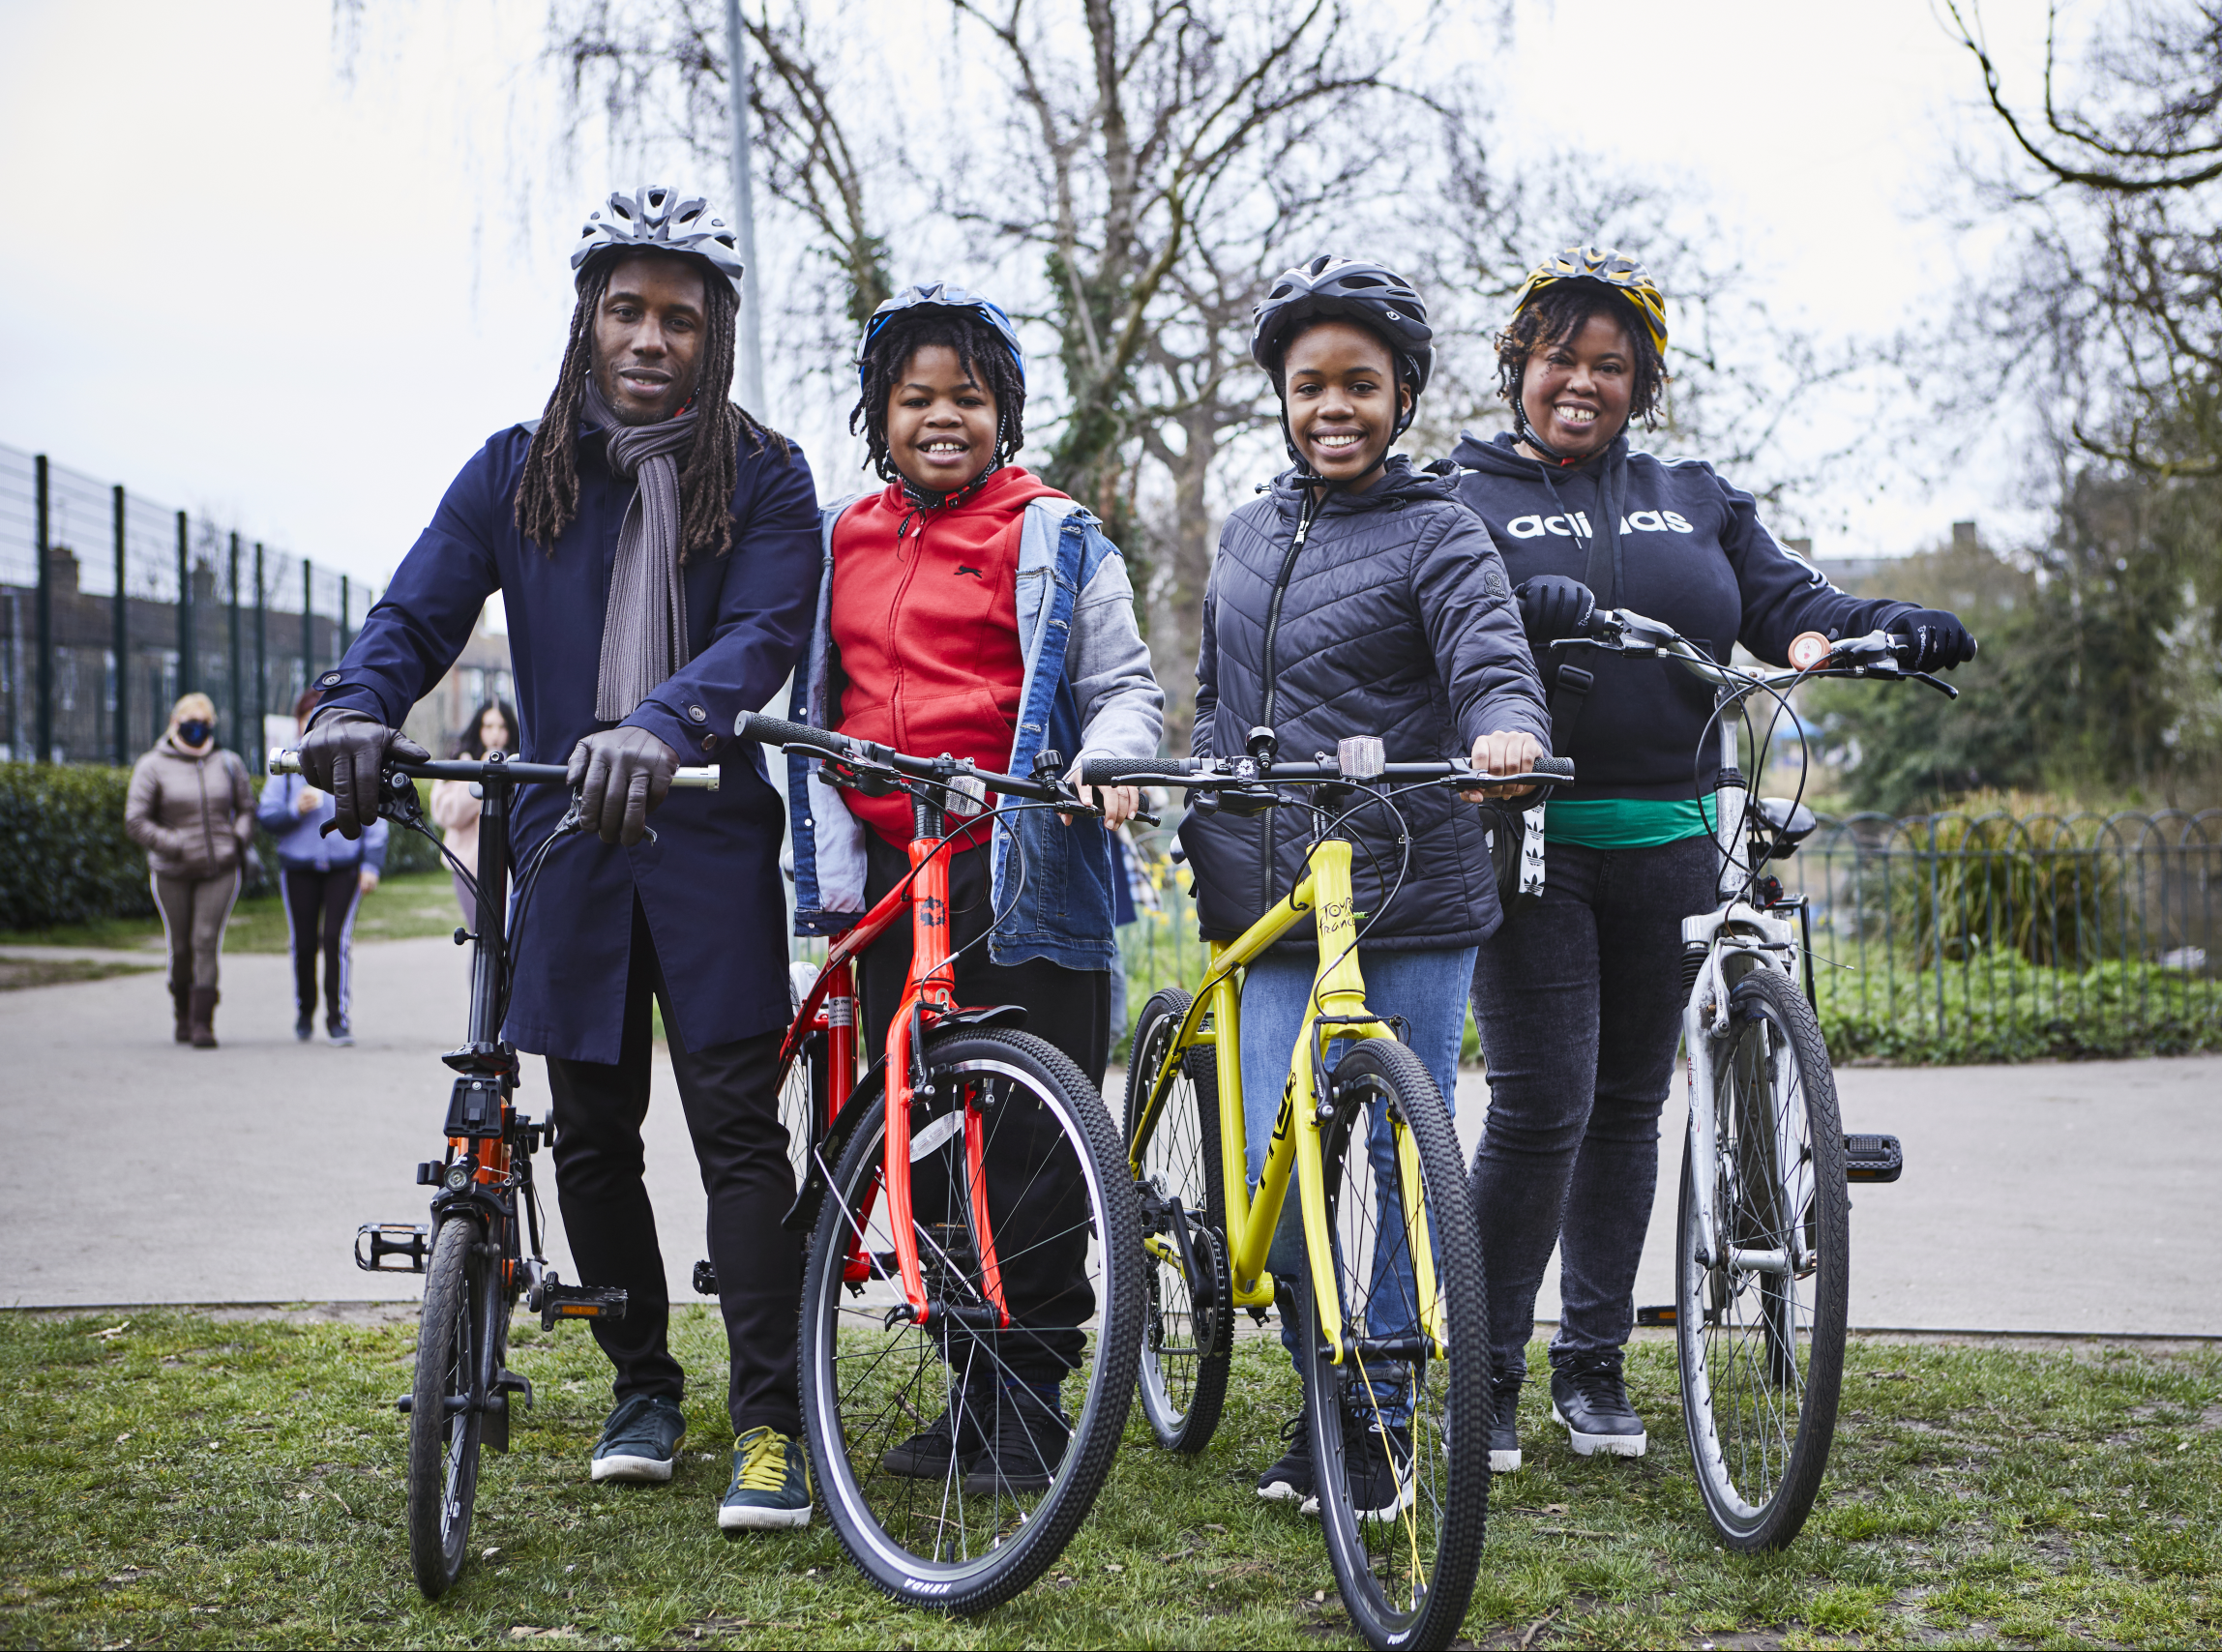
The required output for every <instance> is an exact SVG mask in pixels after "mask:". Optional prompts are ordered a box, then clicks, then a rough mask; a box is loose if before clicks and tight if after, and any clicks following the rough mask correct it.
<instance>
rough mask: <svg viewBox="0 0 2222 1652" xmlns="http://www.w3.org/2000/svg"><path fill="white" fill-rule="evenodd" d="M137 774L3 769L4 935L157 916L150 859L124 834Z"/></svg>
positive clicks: (35, 766) (0, 898)
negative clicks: (150, 881)
mask: <svg viewBox="0 0 2222 1652" xmlns="http://www.w3.org/2000/svg"><path fill="white" fill-rule="evenodd" d="M131 780H132V776H131V771H130V770H129V769H108V768H73V767H68V766H57V765H55V764H51V763H0V929H51V928H53V927H54V926H55V925H57V924H83V923H90V922H92V921H94V920H96V919H100V918H139V917H149V916H152V914H153V912H154V894H153V891H152V890H150V889H149V888H148V886H147V858H146V852H145V851H144V850H142V849H141V848H140V847H139V846H138V845H137V844H136V843H134V842H133V841H131V839H130V838H128V837H126V836H125V835H124V799H125V796H126V795H127V793H128V792H129V791H130V789H131Z"/></svg>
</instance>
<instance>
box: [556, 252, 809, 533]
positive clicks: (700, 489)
mask: <svg viewBox="0 0 2222 1652" xmlns="http://www.w3.org/2000/svg"><path fill="white" fill-rule="evenodd" d="M617 262H618V260H617V259H616V258H613V257H604V258H601V259H599V260H597V262H596V265H595V266H593V267H590V268H589V270H588V271H587V275H586V280H585V284H584V285H582V286H581V287H580V288H579V289H578V307H577V308H576V309H574V310H572V312H571V339H570V342H568V343H567V344H565V345H564V348H563V366H562V367H561V368H560V369H558V370H557V372H556V375H555V390H554V392H553V393H552V394H551V395H550V396H549V397H548V410H547V411H546V412H545V413H543V414H542V415H541V418H540V428H538V429H537V430H535V431H533V433H532V446H531V448H530V449H529V450H527V452H526V453H525V456H524V476H523V478H522V479H521V480H520V481H519V482H518V488H517V525H518V531H519V532H521V533H522V534H523V535H524V537H525V538H526V539H528V540H530V541H532V543H533V544H535V545H537V546H541V547H542V548H543V549H544V550H548V552H550V553H551V554H552V553H553V550H554V546H555V542H556V541H557V540H558V539H560V538H562V537H563V533H564V530H565V529H567V528H569V527H570V526H571V524H572V522H573V521H575V520H576V519H577V518H578V424H579V420H580V418H581V417H582V416H583V410H584V408H585V405H586V381H587V375H588V374H589V373H591V372H592V371H593V370H594V314H595V311H596V310H599V309H600V308H601V306H602V299H603V295H604V294H605V293H607V291H608V290H609V272H610V271H611V270H612V269H613V268H614V267H615V266H616V264H617ZM697 267H698V266H697ZM702 296H703V298H704V300H705V302H706V305H707V308H708V310H709V316H708V322H709V325H708V329H707V332H706V334H705V336H704V338H703V340H702V365H701V376H700V377H699V378H698V379H696V384H695V399H694V405H695V406H696V407H698V408H700V409H701V412H702V417H701V419H700V420H699V421H697V422H696V426H695V441H694V445H693V446H692V447H690V448H689V449H688V450H687V457H686V458H685V460H684V461H683V462H682V463H681V464H680V466H679V560H680V561H682V562H684V561H686V560H687V558H688V556H689V555H691V554H692V553H693V552H695V551H697V550H708V551H713V552H715V553H716V554H717V555H719V556H723V555H725V554H726V551H728V550H730V549H732V547H733V511H732V503H733V481H734V473H735V471H736V470H737V468H738V464H739V454H740V443H741V438H742V437H743V436H744V435H745V436H747V437H748V440H749V452H751V453H752V454H760V453H764V452H767V451H768V452H771V453H773V454H776V455H778V456H779V457H780V458H782V459H785V458H786V457H787V456H788V455H789V454H790V453H791V452H792V451H793V450H792V449H791V448H790V446H789V445H788V442H787V439H786V438H785V436H783V435H781V434H780V433H779V432H778V431H777V430H774V429H772V428H770V427H769V426H766V425H761V424H758V423H757V422H756V420H755V419H754V418H752V417H751V416H750V415H749V414H748V413H746V412H744V411H743V410H742V409H741V408H739V407H736V406H734V405H733V401H732V388H733V341H734V335H735V332H736V328H735V326H734V317H735V316H736V315H737V314H738V313H739V311H740V302H741V301H740V299H739V297H738V295H736V294H735V293H734V291H733V287H732V283H731V282H730V281H727V280H726V279H725V278H724V277H722V276H715V275H705V276H704V278H703V280H702Z"/></svg>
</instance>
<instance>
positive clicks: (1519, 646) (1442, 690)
mask: <svg viewBox="0 0 2222 1652" xmlns="http://www.w3.org/2000/svg"><path fill="white" fill-rule="evenodd" d="M1293 475H1294V472H1289V473H1288V474H1285V475H1283V476H1282V477H1280V478H1279V479H1278V480H1277V481H1276V482H1275V483H1274V485H1273V487H1272V491H1271V492H1270V493H1269V494H1267V495H1266V496H1265V497H1264V498H1261V499H1258V500H1255V501H1253V502H1252V503H1250V504H1247V505H1244V506H1242V507H1241V508H1240V509H1239V510H1237V511H1235V512H1234V513H1233V514H1232V515H1231V516H1229V517H1228V518H1227V525H1226V526H1225V527H1224V528H1223V529H1221V530H1220V535H1219V555H1218V558H1217V560H1216V561H1215V562H1214V563H1213V564H1212V569H1211V583H1210V585H1209V587H1208V589H1207V590H1206V591H1205V593H1204V599H1203V645H1202V649H1201V651H1200V654H1199V655H1198V657H1197V662H1196V685H1197V687H1196V733H1195V738H1194V741H1193V746H1194V751H1195V754H1196V755H1198V756H1200V757H1208V756H1213V755H1222V754H1230V753H1236V752H1241V751H1242V750H1243V745H1244V741H1245V740H1246V738H1247V737H1248V735H1249V731H1250V730H1251V729H1252V728H1253V727H1255V726H1257V725H1259V724H1260V723H1267V722H1268V721H1270V723H1271V726H1272V727H1273V729H1274V731H1275V733H1277V734H1278V735H1279V736H1280V742H1281V746H1280V750H1281V755H1282V756H1283V757H1284V758H1287V759H1289V760H1291V761H1309V760H1310V759H1312V758H1313V757H1314V756H1315V755H1316V754H1318V753H1320V752H1326V753H1329V754H1332V752H1334V750H1335V743H1336V742H1337V741H1338V740H1341V739H1343V738H1344V737H1346V736H1348V735H1352V734H1378V735H1379V736H1380V737H1381V740H1382V741H1383V743H1384V744H1385V745H1386V746H1387V748H1388V755H1389V759H1390V761H1392V762H1424V761H1427V760H1428V759H1430V758H1442V757H1457V756H1464V755H1466V754H1467V752H1470V751H1471V750H1472V748H1473V742H1474V740H1475V739H1476V738H1477V737H1478V736H1480V735H1483V734H1489V733H1495V732H1498V731H1511V730H1526V732H1528V733H1530V734H1533V735H1534V736H1535V737H1536V738H1537V739H1539V740H1541V741H1543V742H1544V745H1545V748H1546V749H1548V748H1549V745H1550V740H1551V736H1550V726H1551V725H1550V719H1549V717H1548V715H1547V713H1546V712H1545V709H1544V703H1543V690H1542V687H1541V685H1540V684H1539V683H1538V682H1537V681H1536V676H1535V664H1534V662H1533V661H1532V660H1530V659H1529V657H1528V653H1527V642H1526V637H1525V636H1524V635H1523V634H1522V632H1521V628H1520V611H1519V608H1518V606H1517V605H1515V604H1514V603H1513V601H1512V586H1511V583H1510V581H1509V580H1507V578H1506V577H1505V573H1504V565H1503V563H1502V562H1501V561H1500V560H1499V559H1498V557H1497V554H1496V548H1495V547H1494V546H1492V545H1491V544H1490V539H1489V535H1488V533H1487V532H1486V531H1484V530H1483V528H1482V526H1481V524H1480V522H1479V521H1477V520H1476V519H1475V518H1474V517H1473V516H1472V515H1471V513H1469V512H1467V510H1466V509H1465V508H1464V507H1463V506H1461V505H1460V504H1459V503H1458V502H1457V495H1456V493H1455V492H1454V491H1453V489H1452V487H1451V484H1450V483H1449V482H1448V481H1445V480H1443V479H1440V478H1437V477H1434V476H1428V475H1423V474H1422V473H1420V472H1418V471H1415V470H1414V469H1413V468H1412V467H1411V464H1410V462H1409V461H1408V460H1407V459H1405V458H1402V457H1398V458H1393V459H1391V460H1390V461H1389V464H1388V467H1387V474H1386V475H1385V476H1384V477H1383V478H1382V479H1381V481H1380V482H1378V484H1376V485H1375V487H1373V488H1372V489H1370V490H1369V491H1367V492H1364V493H1357V494H1349V493H1343V492H1340V491H1338V492H1333V493H1330V494H1329V495H1328V496H1327V499H1326V502H1325V503H1324V504H1323V505H1322V506H1320V507H1319V510H1318V515H1317V516H1316V518H1315V519H1314V520H1313V522H1312V525H1311V529H1310V532H1309V533H1308V535H1307V536H1306V537H1305V539H1304V542H1303V545H1302V547H1301V549H1300V550H1299V549H1296V535H1297V528H1298V526H1299V523H1300V521H1301V516H1302V512H1303V507H1304V494H1303V492H1302V491H1301V490H1300V489H1298V488H1297V487H1295V486H1294V485H1293V483H1292V481H1291V477H1292V476H1293ZM1279 586H1285V587H1286V589H1285V590H1284V592H1283V594H1282V599H1281V608H1280V615H1279V619H1278V623H1277V624H1276V625H1275V626H1274V628H1273V634H1272V638H1271V642H1270V648H1271V660H1270V662H1268V659H1267V648H1268V641H1267V635H1266V630H1267V619H1268V615H1269V613H1270V612H1271V609H1272V604H1273V594H1274V591H1275V588H1276V587H1279ZM1269 675H1270V679H1271V682H1270V687H1271V688H1272V691H1273V707H1272V712H1271V717H1270V719H1268V717H1267V713H1266V704H1265V702H1266V697H1267V689H1268V686H1269V685H1268V676H1269ZM1397 808H1398V810H1399V811H1402V813H1403V816H1404V821H1405V823H1406V824H1407V826H1408V827H1409V828H1410V832H1411V861H1410V866H1409V868H1408V869H1407V870H1406V872H1405V877H1404V883H1403V886H1402V887H1401V888H1399V889H1398V890H1397V892H1396V898H1395V900H1392V901H1388V902H1387V904H1386V905H1385V907H1384V904H1383V901H1384V898H1385V896H1386V893H1387V891H1388V889H1389V888H1390V887H1391V886H1393V885H1394V884H1395V883H1396V879H1397V873H1398V867H1399V863H1400V860H1401V859H1402V855H1403V849H1402V846H1401V845H1400V844H1399V842H1398V836H1399V829H1398V822H1397V818H1396V815H1394V814H1392V813H1391V812H1390V811H1388V810H1387V809H1386V808H1384V807H1379V806H1375V807H1370V808H1367V809H1363V810H1361V811H1358V812H1357V814H1356V815H1355V816H1354V817H1353V818H1351V819H1350V820H1349V821H1348V822H1347V823H1346V824H1345V826H1344V827H1343V829H1342V830H1343V833H1344V835H1345V836H1347V837H1348V838H1349V839H1350V841H1351V842H1352V845H1353V848H1354V854H1353V857H1352V861H1353V864H1352V869H1351V870H1352V878H1353V881H1354V883H1355V884H1356V896H1357V905H1358V910H1359V912H1360V913H1361V914H1363V915H1364V917H1363V918H1362V920H1361V922H1362V923H1363V924H1364V926H1365V927H1364V931H1363V932H1364V938H1365V942H1366V944H1367V945H1368V946H1378V947H1382V948H1385V949H1389V950H1396V951H1418V950H1420V949H1422V948H1429V947H1467V946H1473V945H1475V944H1476V943H1478V942H1480V941H1481V940H1483V939H1485V938H1486V937H1487V936H1488V935H1489V934H1490V933H1491V932H1492V931H1493V930H1495V929H1496V926H1497V924H1498V922H1499V920H1500V914H1499V912H1498V910H1497V903H1496V881H1495V878H1494V877H1493V875H1492V873H1491V870H1490V859H1489V845H1488V842H1487V841H1486V839H1485V838H1484V837H1483V835H1482V827H1481V822H1480V819H1479V816H1478V813H1477V811H1475V809H1474V807H1473V806H1472V805H1471V804H1467V803H1462V802H1460V801H1459V798H1458V795H1457V793H1455V792H1453V791H1451V790H1449V789H1448V788H1440V789H1430V790H1427V791H1421V792H1412V793H1408V794H1407V795H1406V796H1404V797H1401V798H1399V799H1398V800H1397ZM1180 840H1181V842H1182V844H1183V846H1185V847H1186V849H1187V850H1188V857H1189V861H1190V864H1191V865H1192V866H1193V867H1194V869H1195V871H1196V879H1197V898H1198V903H1199V910H1200V918H1201V920H1202V926H1203V932H1204V934H1205V935H1206V936H1207V937H1209V938H1212V939H1215V940H1227V939H1231V938H1232V937H1234V936H1235V935H1238V934H1240V933H1241V932H1242V931H1243V930H1244V929H1248V928H1249V927H1250V925H1251V924H1253V923H1255V922H1256V921H1257V919H1258V918H1259V915H1260V914H1261V913H1263V912H1264V910H1265V908H1266V907H1267V906H1269V905H1271V904H1272V903H1273V902H1274V901H1275V900H1280V899H1281V898H1282V897H1283V896H1285V895H1287V894H1288V892H1289V890H1290V889H1292V888H1294V887H1295V884H1296V881H1297V879H1298V878H1299V876H1300V875H1301V874H1302V870H1303V865H1304V857H1305V856H1306V854H1307V853H1309V851H1310V848H1311V828H1310V824H1309V821H1308V819H1307V817H1306V816H1305V815H1304V813H1303V812H1302V811H1298V810H1293V809H1277V810H1269V811H1266V812H1265V813H1264V814H1262V815H1258V816H1254V817H1251V818H1247V819H1244V818H1239V817H1236V816H1233V815H1230V814H1226V813H1216V814H1206V813H1203V812H1201V811H1191V812H1190V814H1189V816H1188V818H1187V819H1186V820H1185V821H1184V822H1183V823H1182V825H1181V828H1180ZM1311 944H1312V942H1311V940H1310V930H1309V929H1308V928H1306V929H1301V930H1294V931H1291V932H1290V934H1289V937H1287V938H1286V939H1285V940H1284V941H1283V943H1282V945H1283V947H1284V948H1285V949H1291V950H1292V949H1294V948H1296V947H1298V946H1305V947H1308V946H1310V945H1311Z"/></svg>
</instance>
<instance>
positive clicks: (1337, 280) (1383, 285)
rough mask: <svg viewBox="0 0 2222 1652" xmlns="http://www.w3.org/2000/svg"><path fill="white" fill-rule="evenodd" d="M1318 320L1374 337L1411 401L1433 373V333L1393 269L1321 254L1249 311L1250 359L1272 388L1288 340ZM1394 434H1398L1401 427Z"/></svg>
mask: <svg viewBox="0 0 2222 1652" xmlns="http://www.w3.org/2000/svg"><path fill="white" fill-rule="evenodd" d="M1318 320H1337V321H1355V322H1356V323H1358V325H1359V326H1361V327H1366V328H1370V329H1371V330H1372V331H1374V332H1376V333H1378V334H1379V335H1380V336H1381V337H1382V339H1385V340H1386V341H1387V342H1388V345H1389V348H1390V349H1391V350H1392V351H1394V352H1395V354H1396V357H1397V360H1398V362H1399V363H1400V364H1401V365H1402V367H1403V368H1404V369H1405V371H1406V373H1407V375H1408V376H1409V378H1410V380H1411V387H1412V397H1413V399H1414V400H1415V401H1416V400H1417V399H1418V398H1419V394H1420V392H1421V391H1423V390H1425V389H1427V383H1428V378H1429V375H1430V374H1432V373H1433V372H1434V371H1435V332H1434V330H1433V329H1432V328H1430V327H1429V326H1428V310H1427V305H1426V304H1425V303H1423V302H1422V301H1421V299H1420V295H1419V294H1418V293H1416V292H1414V291H1413V290H1412V284H1411V282H1409V281H1407V280H1405V279H1404V277H1402V276H1400V275H1398V274H1397V273H1396V272H1395V271H1394V270H1391V269H1388V268H1386V267H1385V266H1383V265H1380V264H1376V263H1374V262H1372V261H1370V260H1368V259H1365V258H1336V257H1332V256H1329V255H1326V254H1321V255H1320V256H1319V257H1317V258H1314V259H1313V260H1312V261H1311V262H1310V263H1308V264H1300V265H1298V266H1297V267H1296V268H1295V269H1293V270H1285V271H1283V272H1282V274H1281V276H1280V277H1279V279H1278V280H1275V281H1274V282H1273V285H1272V288H1271V290H1269V291H1268V292H1267V293H1266V294H1265V298H1264V301H1263V302H1262V303H1260V304H1259V306H1258V309H1257V310H1256V312H1255V318H1254V320H1253V322H1252V325H1251V329H1250V354H1251V356H1252V357H1253V358H1254V359H1255V360H1256V361H1257V363H1258V365H1259V367H1261V368H1263V369H1265V370H1266V371H1267V372H1269V373H1271V374H1272V375H1273V378H1274V381H1275V382H1276V383H1278V382H1279V381H1280V377H1281V358H1282V357H1283V356H1284V355H1285V354H1287V352H1288V348H1289V339H1290V337H1291V336H1293V335H1294V333H1295V331H1296V329H1297V328H1298V327H1299V326H1300V325H1301V324H1302V323H1304V322H1307V321H1318ZM1408 422H1409V421H1408V419H1407V423H1408ZM1397 430H1398V433H1399V434H1402V433H1403V431H1404V426H1403V425H1399V426H1398V427H1397Z"/></svg>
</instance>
